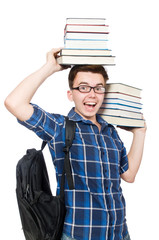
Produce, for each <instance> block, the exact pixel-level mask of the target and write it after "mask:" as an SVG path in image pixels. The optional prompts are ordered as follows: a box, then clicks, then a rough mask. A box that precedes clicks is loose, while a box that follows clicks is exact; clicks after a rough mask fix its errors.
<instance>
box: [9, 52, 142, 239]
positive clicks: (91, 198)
mask: <svg viewBox="0 0 159 240" xmlns="http://www.w3.org/2000/svg"><path fill="white" fill-rule="evenodd" d="M59 51H60V49H52V50H51V51H50V52H48V54H47V61H46V63H45V64H44V65H43V66H42V67H41V68H40V69H39V70H38V71H36V72H35V73H33V74H31V75H30V76H28V77H27V78H25V79H24V80H23V81H22V82H21V83H20V84H19V85H18V86H17V87H16V88H15V89H14V90H13V91H12V92H11V93H10V94H9V96H8V97H7V98H6V100H5V106H6V107H7V109H8V110H9V111H10V112H11V113H12V114H13V115H14V116H15V117H16V118H18V121H19V122H20V123H21V124H23V125H24V126H26V127H27V128H28V129H30V130H32V131H34V132H35V133H36V134H37V135H38V136H39V137H40V138H42V139H43V140H46V141H47V142H48V146H49V149H50V152H51V155H52V159H53V162H54V165H55V169H56V177H57V184H58V187H57V193H58V194H59V183H60V178H61V174H62V169H63V160H64V153H63V151H62V148H63V146H64V143H65V139H64V131H65V120H64V116H62V115H58V114H50V113H48V112H46V111H44V110H43V109H41V108H40V107H39V106H37V105H34V104H31V103H30V102H31V99H32V97H33V95H34V94H35V92H36V91H37V89H38V88H39V87H40V85H41V84H42V83H43V82H44V81H45V80H46V79H47V78H48V77H49V76H50V75H52V74H53V73H55V72H58V71H61V70H63V69H64V68H63V67H62V66H60V65H59V64H58V63H57V61H56V57H57V55H58V53H59ZM107 80H108V75H107V72H106V71H105V69H104V68H103V67H102V66H93V65H91V66H89V65H88V66H87V65H86V66H75V67H73V68H72V69H71V70H70V73H69V86H70V90H68V92H67V95H68V99H69V100H70V101H74V104H75V107H74V108H73V109H71V111H70V112H69V114H68V116H69V118H70V119H72V120H73V121H76V133H75V139H74V141H73V145H72V147H71V149H70V161H71V168H72V175H73V180H74V184H75V189H74V190H69V189H68V185H67V182H66V184H65V204H66V208H67V213H66V217H65V223H64V229H63V236H62V239H63V240H66V239H77V240H120V239H123V240H129V239H130V237H129V233H128V228H127V223H126V217H125V200H124V197H123V194H122V189H121V187H120V181H121V178H122V179H123V180H125V181H126V182H134V180H135V176H136V174H137V171H138V169H139V166H140V163H141V159H142V154H143V147H144V139H145V133H146V126H145V127H144V128H128V129H129V131H131V132H132V133H133V140H132V145H131V148H130V151H129V153H128V155H127V154H126V149H125V147H124V145H123V143H122V141H121V139H120V138H119V136H118V133H117V131H116V129H115V128H114V127H113V126H112V125H110V124H108V123H107V122H106V121H104V120H103V119H102V118H101V117H100V116H99V115H98V114H97V112H98V110H99V108H100V106H101V104H102V102H103V99H104V93H105V87H106V81H107ZM59 94H60V92H59Z"/></svg>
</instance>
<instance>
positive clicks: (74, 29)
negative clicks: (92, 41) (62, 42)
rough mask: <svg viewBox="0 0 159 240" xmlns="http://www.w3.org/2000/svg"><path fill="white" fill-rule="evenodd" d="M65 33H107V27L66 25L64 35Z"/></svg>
mask: <svg viewBox="0 0 159 240" xmlns="http://www.w3.org/2000/svg"><path fill="white" fill-rule="evenodd" d="M66 32H91V33H93V32H97V33H108V26H107V25H105V26H102V25H99V26H95V25H75V24H74V25H71V24H67V25H66V26H65V33H66Z"/></svg>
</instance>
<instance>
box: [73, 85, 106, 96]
mask: <svg viewBox="0 0 159 240" xmlns="http://www.w3.org/2000/svg"><path fill="white" fill-rule="evenodd" d="M92 89H93V90H94V92H95V93H98V94H103V93H105V92H106V90H105V87H102V86H96V87H91V86H87V85H80V86H79V87H75V88H72V90H78V91H80V92H81V93H89V92H90V91H91V90H92Z"/></svg>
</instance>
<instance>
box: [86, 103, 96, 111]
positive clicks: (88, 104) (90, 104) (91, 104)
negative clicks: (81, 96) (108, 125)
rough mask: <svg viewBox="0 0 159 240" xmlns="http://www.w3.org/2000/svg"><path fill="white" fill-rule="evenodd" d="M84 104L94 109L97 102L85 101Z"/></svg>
mask: <svg viewBox="0 0 159 240" xmlns="http://www.w3.org/2000/svg"><path fill="white" fill-rule="evenodd" d="M84 105H85V106H86V107H87V108H88V109H94V108H95V106H96V103H94V102H86V103H84Z"/></svg>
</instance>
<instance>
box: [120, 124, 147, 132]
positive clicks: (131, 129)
mask: <svg viewBox="0 0 159 240" xmlns="http://www.w3.org/2000/svg"><path fill="white" fill-rule="evenodd" d="M117 127H119V128H121V129H123V130H126V131H129V132H132V133H133V134H136V133H142V134H145V133H146V130H147V126H146V121H145V122H144V127H123V126H117Z"/></svg>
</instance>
